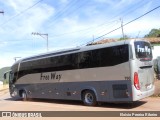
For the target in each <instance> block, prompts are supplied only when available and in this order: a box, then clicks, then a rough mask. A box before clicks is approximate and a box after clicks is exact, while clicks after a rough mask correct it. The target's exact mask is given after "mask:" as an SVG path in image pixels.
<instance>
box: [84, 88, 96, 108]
mask: <svg viewBox="0 0 160 120" xmlns="http://www.w3.org/2000/svg"><path fill="white" fill-rule="evenodd" d="M82 100H83V103H84V105H87V106H95V105H96V104H97V100H96V96H95V94H94V92H93V91H91V90H86V91H84V92H83V93H82Z"/></svg>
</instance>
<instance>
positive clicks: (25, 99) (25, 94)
mask: <svg viewBox="0 0 160 120" xmlns="http://www.w3.org/2000/svg"><path fill="white" fill-rule="evenodd" d="M22 100H23V101H27V100H28V98H27V93H26V91H22Z"/></svg>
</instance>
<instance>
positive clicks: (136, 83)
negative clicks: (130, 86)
mask: <svg viewBox="0 0 160 120" xmlns="http://www.w3.org/2000/svg"><path fill="white" fill-rule="evenodd" d="M134 86H135V88H136V89H137V90H140V85H139V79H138V73H137V72H135V73H134Z"/></svg>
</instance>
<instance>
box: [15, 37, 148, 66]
mask: <svg viewBox="0 0 160 120" xmlns="http://www.w3.org/2000/svg"><path fill="white" fill-rule="evenodd" d="M134 41H145V40H142V39H131V40H122V41H117V42H110V43H104V44H97V45H90V46H83V47H75V48H72V49H63V50H58V51H52V52H49V53H43V54H39V55H34V56H31V57H27V58H23V59H20V60H19V61H17V62H16V63H19V62H26V61H32V60H36V59H42V58H46V57H51V56H58V55H65V54H69V53H76V52H83V51H88V50H94V49H99V48H104V47H111V46H115V45H122V44H130V43H131V42H134ZM16 63H15V64H16Z"/></svg>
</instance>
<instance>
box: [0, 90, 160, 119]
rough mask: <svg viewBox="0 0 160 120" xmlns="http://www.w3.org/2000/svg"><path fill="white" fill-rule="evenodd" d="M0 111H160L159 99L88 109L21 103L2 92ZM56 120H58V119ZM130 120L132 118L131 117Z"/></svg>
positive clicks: (72, 103) (74, 105) (56, 102)
mask: <svg viewBox="0 0 160 120" xmlns="http://www.w3.org/2000/svg"><path fill="white" fill-rule="evenodd" d="M0 111H122V112H123V111H150V112H151V111H160V97H149V98H145V99H143V100H141V101H138V102H135V103H132V104H131V103H125V104H124V103H123V104H113V103H103V104H102V105H98V106H96V107H88V106H84V105H83V103H82V102H79V101H60V100H44V99H32V100H29V101H22V100H20V99H13V98H11V97H10V96H9V93H8V91H3V92H0ZM96 118H97V117H96ZM96 118H94V119H96ZM26 119H27V118H26ZM47 119H49V118H47ZM57 119H59V117H58V118H57ZM67 119H69V118H67ZM89 119H91V118H89ZM112 119H113V118H112ZM114 119H118V118H114ZM125 119H127V120H128V119H129V118H128V117H126V118H125ZM131 119H133V118H132V117H131ZM135 119H138V118H135ZM139 119H145V120H146V119H147V118H146V117H141V118H139ZM148 119H149V120H151V119H152V118H151V117H149V118H148ZM153 119H154V120H155V119H157V118H153ZM34 120H35V119H34ZM65 120H66V119H65ZM92 120H93V119H92Z"/></svg>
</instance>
